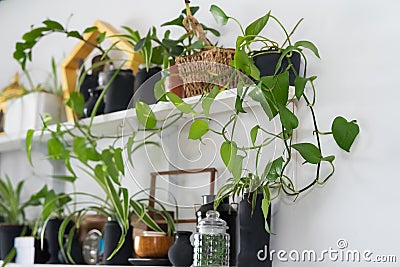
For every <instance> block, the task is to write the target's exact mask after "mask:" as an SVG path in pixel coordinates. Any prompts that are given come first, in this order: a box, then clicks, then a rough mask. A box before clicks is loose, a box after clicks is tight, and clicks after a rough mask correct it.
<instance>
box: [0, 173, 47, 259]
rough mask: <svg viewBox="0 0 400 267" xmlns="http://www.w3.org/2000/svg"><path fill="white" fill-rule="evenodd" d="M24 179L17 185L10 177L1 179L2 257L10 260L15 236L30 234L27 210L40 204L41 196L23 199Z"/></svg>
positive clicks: (12, 256) (0, 228) (0, 243)
mask: <svg viewBox="0 0 400 267" xmlns="http://www.w3.org/2000/svg"><path fill="white" fill-rule="evenodd" d="M24 183H25V182H24V181H20V182H18V183H17V184H16V185H15V186H14V185H13V183H12V182H11V179H10V177H8V176H6V177H5V178H1V179H0V199H1V202H0V214H2V216H3V218H4V222H3V223H1V224H0V259H1V260H3V261H4V262H10V261H12V260H13V259H14V256H15V251H14V250H13V248H14V238H15V237H18V236H24V235H26V234H30V229H29V225H28V222H27V220H26V217H25V210H26V208H28V207H32V206H38V205H40V201H39V198H38V197H37V196H36V195H32V196H31V197H30V198H29V199H28V200H26V201H23V200H22V189H23V187H24Z"/></svg>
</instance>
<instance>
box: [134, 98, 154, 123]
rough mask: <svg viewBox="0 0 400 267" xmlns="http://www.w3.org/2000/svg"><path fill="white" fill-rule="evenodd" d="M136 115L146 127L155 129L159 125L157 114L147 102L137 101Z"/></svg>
mask: <svg viewBox="0 0 400 267" xmlns="http://www.w3.org/2000/svg"><path fill="white" fill-rule="evenodd" d="M136 116H137V118H138V120H139V122H140V123H141V124H142V125H143V126H144V127H145V128H146V129H153V128H154V127H156V125H157V119H156V116H155V115H154V112H153V111H152V110H151V108H150V107H149V105H147V104H146V103H143V102H140V101H138V102H136Z"/></svg>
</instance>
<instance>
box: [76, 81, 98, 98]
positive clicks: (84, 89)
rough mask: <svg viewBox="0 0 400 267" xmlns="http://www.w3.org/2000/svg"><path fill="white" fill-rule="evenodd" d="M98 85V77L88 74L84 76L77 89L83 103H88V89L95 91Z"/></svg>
mask: <svg viewBox="0 0 400 267" xmlns="http://www.w3.org/2000/svg"><path fill="white" fill-rule="evenodd" d="M98 85H99V84H98V75H92V74H88V75H86V76H85V78H84V79H83V82H82V85H81V87H80V88H79V92H80V93H81V94H82V95H83V97H84V98H85V102H86V101H88V100H89V97H90V93H89V89H95V88H96V87H97V86H98Z"/></svg>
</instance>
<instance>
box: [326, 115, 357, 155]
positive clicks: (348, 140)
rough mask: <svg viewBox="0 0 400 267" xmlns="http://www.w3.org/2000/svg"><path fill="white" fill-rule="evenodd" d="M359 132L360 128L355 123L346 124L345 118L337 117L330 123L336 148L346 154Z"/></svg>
mask: <svg viewBox="0 0 400 267" xmlns="http://www.w3.org/2000/svg"><path fill="white" fill-rule="evenodd" d="M359 132H360V127H359V126H358V125H357V123H356V121H350V122H348V121H347V120H346V119H345V118H343V117H340V116H339V117H336V118H335V119H334V121H333V123H332V134H333V138H334V139H335V141H336V143H337V144H338V146H339V147H340V148H341V149H343V150H345V151H347V152H350V147H351V146H352V144H353V142H354V140H355V139H356V137H357V135H358V133H359Z"/></svg>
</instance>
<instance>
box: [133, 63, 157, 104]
mask: <svg viewBox="0 0 400 267" xmlns="http://www.w3.org/2000/svg"><path fill="white" fill-rule="evenodd" d="M159 80H161V68H160V67H152V68H149V71H147V70H146V68H141V69H139V70H138V72H137V73H136V76H135V90H134V92H135V100H136V101H141V102H144V103H146V104H149V105H151V104H154V103H156V98H155V97H154V85H155V84H156V82H158V81H159Z"/></svg>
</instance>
